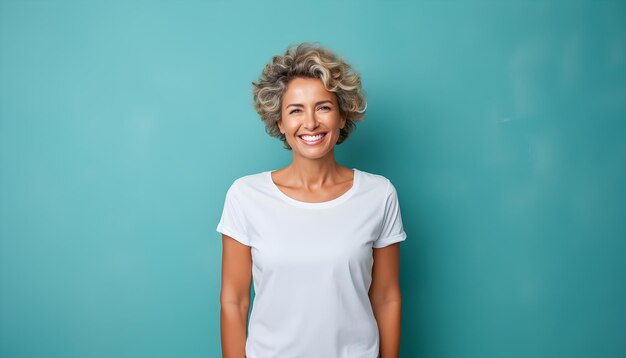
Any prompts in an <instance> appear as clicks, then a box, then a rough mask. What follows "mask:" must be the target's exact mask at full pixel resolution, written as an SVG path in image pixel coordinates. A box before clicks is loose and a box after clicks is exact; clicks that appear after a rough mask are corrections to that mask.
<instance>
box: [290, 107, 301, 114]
mask: <svg viewBox="0 0 626 358" xmlns="http://www.w3.org/2000/svg"><path fill="white" fill-rule="evenodd" d="M296 111H299V109H297V108H296V109H294V110H292V111H291V112H289V114H293V113H296Z"/></svg>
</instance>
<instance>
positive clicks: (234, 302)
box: [220, 234, 252, 358]
mask: <svg viewBox="0 0 626 358" xmlns="http://www.w3.org/2000/svg"><path fill="white" fill-rule="evenodd" d="M222 242H223V246H222V288H221V292H220V325H221V336H222V357H224V358H244V357H245V356H246V352H245V345H246V334H247V333H246V331H247V322H248V308H249V307H250V283H251V279H252V256H251V253H250V247H248V246H246V245H244V244H242V243H240V242H238V241H236V240H235V239H233V238H231V237H230V236H228V235H225V234H222Z"/></svg>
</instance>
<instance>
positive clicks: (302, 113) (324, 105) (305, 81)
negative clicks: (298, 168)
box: [277, 78, 346, 159]
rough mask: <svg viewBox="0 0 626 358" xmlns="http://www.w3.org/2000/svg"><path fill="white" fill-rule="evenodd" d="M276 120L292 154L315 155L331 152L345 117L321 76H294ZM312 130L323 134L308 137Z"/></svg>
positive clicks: (309, 156) (324, 154) (311, 156)
mask: <svg viewBox="0 0 626 358" xmlns="http://www.w3.org/2000/svg"><path fill="white" fill-rule="evenodd" d="M277 124H278V127H279V128H280V131H281V133H283V134H285V138H286V140H287V143H288V144H289V145H290V146H291V148H292V151H293V153H294V155H300V156H303V157H307V158H311V159H316V158H321V157H324V156H326V155H332V154H333V150H334V147H335V144H336V143H337V140H338V139H339V132H340V129H341V128H343V127H345V125H346V118H345V115H343V116H342V115H341V114H340V113H339V104H338V103H337V96H336V95H335V94H334V93H333V92H329V91H327V90H326V88H325V87H324V84H323V83H322V81H321V80H320V79H318V78H294V79H293V80H291V81H290V82H289V84H288V85H287V89H286V91H285V93H284V94H283V98H282V106H281V119H280V120H279V121H278V123H277ZM311 134H313V135H317V134H321V135H322V137H321V138H320V137H319V135H318V136H314V137H307V135H311ZM302 136H305V137H304V138H303V137H302Z"/></svg>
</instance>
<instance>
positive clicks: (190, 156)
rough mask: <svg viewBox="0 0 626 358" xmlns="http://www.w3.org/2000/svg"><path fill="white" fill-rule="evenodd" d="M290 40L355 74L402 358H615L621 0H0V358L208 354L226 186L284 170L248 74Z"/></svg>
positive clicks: (621, 179) (625, 36) (625, 68)
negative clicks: (388, 202)
mask: <svg viewBox="0 0 626 358" xmlns="http://www.w3.org/2000/svg"><path fill="white" fill-rule="evenodd" d="M301 41H319V42H320V43H321V44H322V45H325V46H328V47H329V48H331V49H332V50H334V51H335V52H336V53H337V54H339V55H341V56H343V57H344V59H345V60H346V61H348V62H349V63H351V64H352V65H353V66H354V67H355V69H356V70H358V71H359V72H360V73H361V74H362V80H363V87H364V89H365V91H366V93H367V96H368V109H367V119H366V120H365V121H364V122H361V123H359V124H358V127H357V130H356V131H355V132H354V133H353V134H352V136H351V137H350V138H349V139H348V140H347V141H346V142H345V143H343V144H341V145H339V146H337V147H336V158H337V161H338V162H340V163H341V164H343V165H345V166H347V167H356V168H359V169H361V170H364V171H368V172H372V173H376V174H381V175H384V176H386V177H387V178H389V179H390V180H392V182H393V183H394V184H395V186H396V188H397V191H398V195H399V199H400V205H401V210H402V215H403V220H404V226H405V230H406V232H407V234H408V238H407V241H405V242H403V243H402V244H401V271H402V274H401V284H402V292H403V318H402V346H401V357H407V358H413V357H437V358H439V357H441V358H447V357H461V358H464V357H481V358H482V357H625V356H626V344H625V342H626V306H625V305H624V302H626V241H625V240H626V224H625V217H626V204H625V199H626V195H625V194H626V191H625V188H624V183H626V167H625V166H626V165H625V164H626V140H625V138H624V135H625V134H626V133H625V132H626V122H625V119H626V3H625V2H623V1H614V2H611V1H592V0H582V1H533V0H530V1H488V0H474V1H410V2H409V1H407V2H402V1H315V2H311V1H246V2H244V1H134V0H131V1H54V0H50V1H8V0H0V161H1V162H0V235H1V236H0V356H1V357H7V358H8V357H11V358H18V357H63V358H73V357H133V358H136V357H219V356H220V336H219V288H220V269H221V245H222V243H221V237H220V235H219V233H217V232H216V231H215V227H216V226H217V223H218V221H219V216H220V214H221V210H222V206H223V203H224V198H225V193H226V190H227V188H228V187H229V185H230V184H231V183H232V181H233V180H234V179H236V178H238V177H240V176H243V175H246V174H252V173H257V172H260V171H264V170H269V169H278V168H280V167H283V166H286V165H288V164H289V163H290V161H291V153H290V152H288V151H286V150H284V149H282V142H280V141H279V140H278V139H275V138H271V137H269V136H268V135H267V134H266V133H265V128H264V126H263V123H262V122H261V121H260V119H259V117H258V115H257V114H256V112H255V111H254V109H253V107H252V94H251V89H252V86H251V82H252V81H254V80H256V79H257V78H258V76H259V75H260V73H261V70H262V68H263V66H264V65H265V64H266V63H267V62H268V61H270V60H271V57H272V56H273V55H277V54H282V53H283V52H284V50H285V49H286V48H287V46H288V45H289V44H292V43H297V42H301ZM312 224H315V223H312Z"/></svg>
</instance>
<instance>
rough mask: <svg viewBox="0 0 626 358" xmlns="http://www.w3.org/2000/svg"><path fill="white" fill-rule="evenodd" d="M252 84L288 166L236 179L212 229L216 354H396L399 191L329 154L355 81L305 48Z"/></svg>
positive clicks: (355, 102)
mask: <svg viewBox="0 0 626 358" xmlns="http://www.w3.org/2000/svg"><path fill="white" fill-rule="evenodd" d="M253 85H254V89H253V97H254V104H255V107H256V110H257V112H258V113H259V115H260V116H261V119H262V120H263V122H264V123H265V125H266V131H267V132H268V134H270V135H272V136H276V137H279V138H280V139H281V140H282V141H283V142H284V145H285V148H286V149H288V150H291V151H292V154H293V161H292V163H291V164H290V165H289V166H287V167H285V168H282V169H278V170H273V171H272V170H268V171H265V172H261V173H256V174H251V175H246V176H243V177H241V178H238V179H236V180H235V181H234V182H233V183H232V185H231V186H230V188H229V189H228V192H227V194H226V200H225V203H224V210H223V212H222V217H221V219H220V222H219V224H218V226H217V231H218V232H220V233H222V239H223V240H222V241H223V252H222V287H221V294H220V303H221V314H220V317H221V337H222V354H223V357H227V358H231V357H233V358H234V357H238V358H239V357H241V358H243V357H244V356H246V357H248V358H273V357H280V358H295V357H311V358H340V357H341V358H350V357H359V358H364V357H371V358H376V357H382V358H391V357H394V358H397V357H398V351H399V343H400V313H401V295H400V285H399V242H400V241H403V240H405V239H406V236H407V235H406V233H405V232H404V230H403V226H402V219H401V215H400V206H399V203H398V198H397V193H396V189H395V187H394V186H393V184H392V183H391V182H390V181H389V180H388V179H387V178H385V177H384V176H382V175H377V174H372V173H368V172H365V171H361V170H358V169H356V168H352V169H349V168H347V167H345V166H342V165H340V164H338V163H337V162H336V161H335V158H334V150H335V144H340V143H342V142H343V141H344V140H345V139H346V138H348V135H349V134H350V133H351V131H352V130H353V129H354V128H355V123H356V121H359V120H362V119H363V116H364V113H365V108H366V102H365V99H364V96H363V94H362V91H361V80H360V76H359V75H358V74H357V73H355V72H353V71H352V69H351V67H350V65H348V64H346V63H345V62H344V61H343V59H340V58H337V57H336V56H335V55H334V54H333V53H332V52H331V51H329V50H328V49H325V48H323V47H320V46H317V45H314V44H311V43H302V44H300V45H297V46H292V47H290V48H289V49H287V51H286V53H285V54H284V55H283V56H275V57H274V58H273V60H272V62H271V63H270V64H267V65H266V66H265V68H264V70H263V73H262V75H261V77H260V79H259V81H258V83H254V82H253ZM252 279H253V280H254V290H255V297H254V302H253V307H252V311H251V313H250V322H249V326H248V327H247V318H248V308H249V305H250V304H249V303H250V282H251V280H252ZM246 328H248V331H246Z"/></svg>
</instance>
